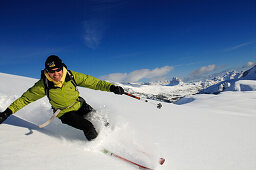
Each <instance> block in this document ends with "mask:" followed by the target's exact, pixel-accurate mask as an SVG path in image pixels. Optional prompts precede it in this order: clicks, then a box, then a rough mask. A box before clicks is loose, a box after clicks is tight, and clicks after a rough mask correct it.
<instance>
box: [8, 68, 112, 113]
mask: <svg viewBox="0 0 256 170" xmlns="http://www.w3.org/2000/svg"><path fill="white" fill-rule="evenodd" d="M71 73H72V75H73V76H74V80H75V82H76V84H77V86H81V87H87V88H90V89H94V90H101V91H110V86H111V85H113V84H111V83H108V82H106V81H102V80H99V79H97V78H95V77H93V76H90V75H84V74H82V73H78V72H75V71H71ZM44 88H45V87H44V82H43V79H40V80H39V81H38V82H36V83H35V84H34V86H33V87H31V88H29V89H28V90H27V91H26V92H25V93H23V95H22V96H21V97H20V98H18V99H17V100H15V101H14V102H13V103H12V104H11V105H10V106H9V107H8V108H9V109H11V110H12V112H13V113H15V112H17V111H18V110H20V109H21V108H23V107H24V106H26V105H28V104H29V103H31V102H34V101H36V100H38V99H40V98H42V97H44V96H45V95H46V94H45V89H44ZM78 97H79V92H78V91H77V90H76V88H75V86H74V85H73V83H72V82H71V80H68V79H67V78H66V80H65V82H64V84H63V86H62V88H59V87H56V86H55V87H54V88H50V89H49V98H50V99H49V102H50V104H51V105H52V107H53V108H55V109H63V108H66V109H63V110H61V112H60V113H59V114H58V115H57V117H61V116H62V115H64V114H65V113H67V112H70V111H76V110H78V109H79V108H80V107H81V106H82V104H81V102H79V101H78V100H77V99H78ZM69 106H72V107H69ZM67 107H69V108H67Z"/></svg>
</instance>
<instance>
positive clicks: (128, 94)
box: [124, 92, 162, 109]
mask: <svg viewBox="0 0 256 170" xmlns="http://www.w3.org/2000/svg"><path fill="white" fill-rule="evenodd" d="M124 94H125V95H127V96H130V97H132V98H135V99H138V100H141V101H144V102H148V103H151V104H155V103H152V102H150V101H148V100H147V99H142V98H140V97H137V96H134V95H132V94H130V93H127V92H124ZM161 107H162V104H161V103H158V104H157V108H158V109H161Z"/></svg>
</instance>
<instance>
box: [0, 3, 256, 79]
mask: <svg viewBox="0 0 256 170" xmlns="http://www.w3.org/2000/svg"><path fill="white" fill-rule="evenodd" d="M0 21H1V22H0V59H1V62H0V72H3V73H9V74H16V75H22V76H27V77H33V78H40V70H41V69H43V68H44V62H45V60H46V58H47V56H49V55H51V54H55V55H58V56H60V58H62V59H63V61H64V63H66V65H67V66H68V68H69V69H71V70H74V71H78V72H82V73H85V74H89V75H92V76H95V77H98V78H102V79H113V80H115V81H143V80H145V79H146V80H161V79H168V78H171V77H174V76H178V77H193V76H199V77H200V76H202V75H204V74H207V73H212V72H214V71H220V70H221V69H226V68H231V67H237V66H242V65H245V64H246V63H248V62H253V63H255V62H256V1H255V0H158V1H156V0H72V1H70V0H69V1H67V0H1V1H0Z"/></svg>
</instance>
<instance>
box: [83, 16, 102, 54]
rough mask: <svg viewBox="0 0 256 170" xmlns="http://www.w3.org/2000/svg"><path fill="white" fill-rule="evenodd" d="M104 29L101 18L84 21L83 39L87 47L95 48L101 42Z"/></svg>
mask: <svg viewBox="0 0 256 170" xmlns="http://www.w3.org/2000/svg"><path fill="white" fill-rule="evenodd" d="M105 29H106V24H105V22H104V21H103V20H101V19H91V20H87V21H84V31H85V33H84V37H83V38H84V40H85V43H86V45H87V46H88V47H89V48H92V49H95V48H96V47H98V45H99V44H100V42H101V39H102V37H103V35H104V32H105Z"/></svg>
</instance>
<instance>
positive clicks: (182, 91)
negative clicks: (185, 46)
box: [120, 66, 256, 103]
mask: <svg viewBox="0 0 256 170" xmlns="http://www.w3.org/2000/svg"><path fill="white" fill-rule="evenodd" d="M255 67H256V66H254V67H253V68H251V69H249V70H247V71H236V70H232V71H226V72H221V73H218V74H213V75H210V76H208V78H209V79H206V80H200V81H195V82H189V83H184V82H182V80H181V79H179V78H176V77H175V78H173V79H172V80H170V81H168V80H166V81H158V82H149V83H133V84H120V85H121V86H123V87H124V88H125V89H126V90H127V91H129V92H130V93H131V94H134V95H137V96H139V97H144V98H147V99H153V100H159V101H163V102H169V103H172V102H176V101H178V100H179V99H180V98H182V97H184V96H188V95H193V94H197V93H212V94H218V93H219V92H221V91H223V90H224V89H226V90H227V88H228V87H231V89H229V90H234V88H235V85H234V83H235V82H236V81H238V80H255V79H256V74H255V73H254V70H255ZM240 83H241V82H240ZM249 84H250V85H248V86H250V88H251V89H255V88H254V87H252V86H254V85H253V84H254V81H251V82H250V83H249ZM251 85H252V86H251ZM242 86H243V85H242ZM232 87H233V88H232ZM243 87H244V86H243ZM240 90H244V88H242V89H241V88H240Z"/></svg>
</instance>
